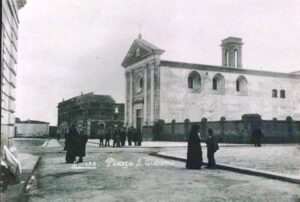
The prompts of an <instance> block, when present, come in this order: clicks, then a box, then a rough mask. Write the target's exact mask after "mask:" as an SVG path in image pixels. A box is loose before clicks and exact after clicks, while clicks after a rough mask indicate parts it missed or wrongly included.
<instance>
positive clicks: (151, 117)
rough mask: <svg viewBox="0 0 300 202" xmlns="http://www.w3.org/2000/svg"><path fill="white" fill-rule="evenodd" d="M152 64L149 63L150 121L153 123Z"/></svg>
mask: <svg viewBox="0 0 300 202" xmlns="http://www.w3.org/2000/svg"><path fill="white" fill-rule="evenodd" d="M154 67H155V66H154V65H153V64H151V65H150V67H149V68H150V122H151V125H153V123H154Z"/></svg>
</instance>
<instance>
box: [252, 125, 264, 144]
mask: <svg viewBox="0 0 300 202" xmlns="http://www.w3.org/2000/svg"><path fill="white" fill-rule="evenodd" d="M263 137H264V134H263V133H262V131H261V129H260V128H255V129H253V132H252V139H253V142H254V146H255V147H260V146H261V140H262V138H263Z"/></svg>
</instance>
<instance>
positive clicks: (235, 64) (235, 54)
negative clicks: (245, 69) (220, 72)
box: [234, 49, 238, 67]
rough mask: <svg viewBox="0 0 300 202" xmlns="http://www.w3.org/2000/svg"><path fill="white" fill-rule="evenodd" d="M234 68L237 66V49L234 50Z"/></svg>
mask: <svg viewBox="0 0 300 202" xmlns="http://www.w3.org/2000/svg"><path fill="white" fill-rule="evenodd" d="M234 66H235V67H237V66H238V50H237V49H235V50H234Z"/></svg>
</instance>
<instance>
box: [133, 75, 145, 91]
mask: <svg viewBox="0 0 300 202" xmlns="http://www.w3.org/2000/svg"><path fill="white" fill-rule="evenodd" d="M143 87H144V79H143V76H141V75H140V76H139V77H138V78H137V80H136V84H135V88H136V92H137V93H140V92H142V90H143Z"/></svg>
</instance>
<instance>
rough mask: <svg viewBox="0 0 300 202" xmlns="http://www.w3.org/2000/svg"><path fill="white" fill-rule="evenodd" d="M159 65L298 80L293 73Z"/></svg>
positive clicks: (161, 63)
mask: <svg viewBox="0 0 300 202" xmlns="http://www.w3.org/2000/svg"><path fill="white" fill-rule="evenodd" d="M160 65H161V66H167V67H174V68H186V69H197V70H203V71H214V72H228V73H239V74H250V75H257V76H271V77H281V78H293V79H300V75H299V74H295V73H281V72H270V71H261V70H252V69H242V68H233V67H224V66H214V65H204V64H194V63H185V62H175V61H167V60H161V61H160Z"/></svg>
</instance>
